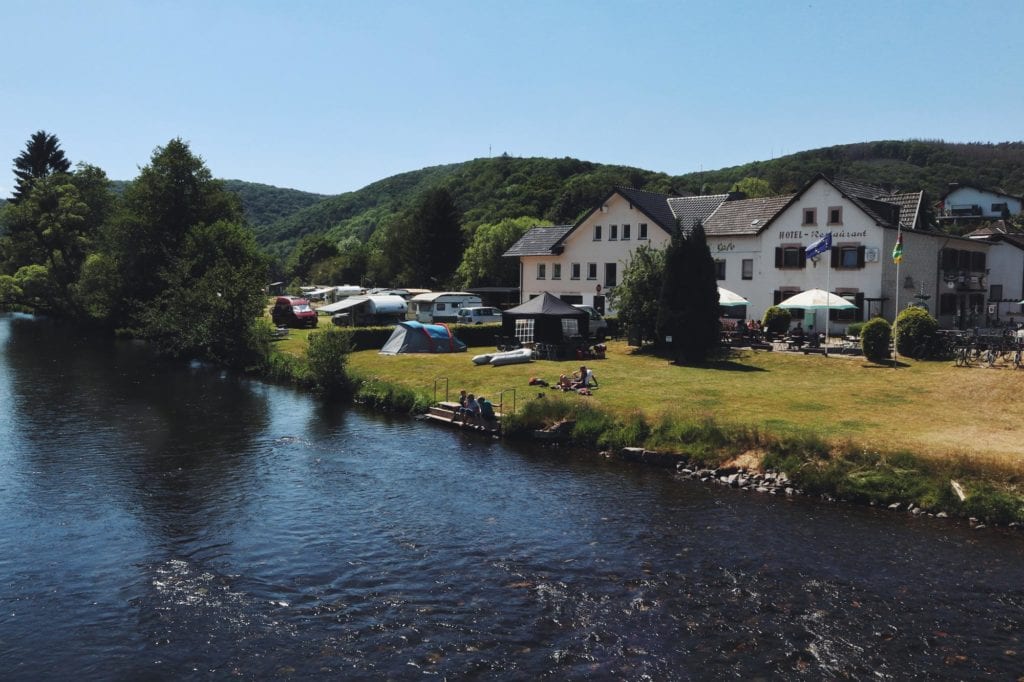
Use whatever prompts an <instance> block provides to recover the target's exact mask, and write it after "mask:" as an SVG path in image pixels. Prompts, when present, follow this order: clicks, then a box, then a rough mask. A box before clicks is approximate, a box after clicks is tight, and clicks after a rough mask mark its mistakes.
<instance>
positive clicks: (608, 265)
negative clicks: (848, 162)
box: [506, 176, 1019, 333]
mask: <svg viewBox="0 0 1024 682" xmlns="http://www.w3.org/2000/svg"><path fill="white" fill-rule="evenodd" d="M922 202H923V193H922V192H911V193H892V192H887V191H885V190H882V189H880V188H876V187H871V186H867V185H863V184H859V183H852V182H847V181H838V180H830V179H828V178H826V177H824V176H819V177H817V178H815V179H813V180H812V181H811V182H809V183H808V184H807V185H806V186H805V187H804V188H802V189H801V190H800V191H799V192H797V193H796V194H792V195H786V196H778V197H768V198H761V199H740V198H737V197H735V196H727V195H716V196H712V197H671V196H666V195H660V194H654V193H650V192H638V191H637V190H630V189H625V188H617V189H616V190H615V191H613V192H612V193H611V194H610V195H609V196H608V197H607V198H606V199H605V200H604V201H603V202H601V204H600V205H599V206H597V207H595V209H594V210H592V211H591V212H590V213H589V214H587V215H586V216H585V217H584V218H583V219H582V220H581V221H580V222H578V223H577V224H576V225H574V226H562V227H559V228H537V229H536V230H531V232H530V233H528V234H527V235H526V236H524V238H523V239H522V240H520V242H517V244H516V245H514V246H513V247H512V248H511V249H509V251H508V252H507V253H506V256H509V257H518V258H519V260H520V287H521V292H522V300H524V301H525V300H529V299H530V298H532V297H533V296H536V295H538V294H540V293H541V292H543V291H548V292H551V293H552V294H554V295H556V296H559V297H560V298H563V299H564V300H566V301H568V302H570V303H586V304H590V305H594V307H595V308H598V309H599V310H605V311H606V312H614V311H613V310H611V309H610V307H609V306H608V305H607V299H605V296H607V294H608V292H609V290H610V289H614V287H615V286H616V285H617V284H618V280H619V277H620V275H621V272H622V270H623V268H625V267H626V266H627V265H628V263H629V261H630V258H631V254H632V252H633V251H634V250H635V249H636V247H637V244H649V245H651V246H653V247H659V248H660V247H663V246H664V245H665V244H666V243H667V242H668V241H669V239H670V235H671V233H672V230H673V229H675V226H676V224H678V225H679V226H680V227H682V228H683V229H688V228H689V226H691V225H692V224H693V222H694V221H696V220H699V221H700V222H701V223H702V224H703V226H704V230H705V233H706V235H707V242H708V247H709V249H710V250H711V254H712V257H713V258H714V259H715V264H716V270H717V275H718V280H719V285H720V286H722V287H724V288H726V289H729V290H732V291H734V292H736V293H738V294H740V295H741V296H743V297H744V298H746V299H747V300H748V301H750V305H748V306H746V307H745V308H744V307H741V308H738V309H737V308H733V309H731V310H732V311H734V312H735V314H737V316H743V317H750V318H760V317H761V316H762V315H763V314H764V311H765V310H766V309H767V308H768V307H770V306H772V305H774V304H776V303H778V302H779V301H781V300H783V299H785V298H787V297H789V296H791V295H794V294H797V293H799V292H801V291H806V290H808V289H814V288H817V289H825V288H826V287H827V288H828V289H829V290H830V291H832V292H833V293H836V294H838V295H840V296H843V297H844V298H846V299H847V300H849V301H850V302H851V303H853V304H854V306H855V308H854V309H853V310H851V311H831V312H830V313H829V318H830V319H829V320H827V321H826V320H825V313H824V312H820V313H817V315H815V314H814V313H813V312H810V311H808V312H807V313H805V315H806V316H805V318H804V325H805V327H813V328H815V329H821V328H823V327H824V326H825V325H826V324H828V328H829V331H830V332H832V333H841V332H842V331H843V330H844V329H845V326H846V325H848V324H849V323H851V322H855V321H861V320H866V319H869V318H870V317H873V316H878V315H880V316H883V317H886V318H888V319H892V318H893V316H894V315H895V313H896V311H897V307H898V308H900V309H902V308H904V307H906V305H907V304H909V303H911V302H915V301H916V302H918V303H921V304H923V305H925V306H926V307H927V308H928V309H929V311H930V312H931V313H932V314H933V315H935V316H936V317H937V318H938V320H939V323H940V324H941V325H942V326H945V327H954V326H960V327H965V326H976V325H980V324H983V323H984V321H985V320H984V315H985V314H986V313H987V297H988V295H989V291H990V286H991V284H992V282H991V281H990V280H991V275H990V272H989V264H988V253H989V250H990V249H991V247H992V243H991V242H990V241H986V240H978V239H969V238H964V237H955V236H951V235H948V234H945V233H943V232H939V231H936V230H932V229H929V226H927V225H924V224H923V219H922V210H921V209H922ZM641 226H643V227H642V228H641ZM826 233H831V234H832V248H831V251H830V252H828V253H825V254H822V255H821V256H819V257H816V258H812V259H807V258H806V257H805V255H804V254H805V249H806V248H807V246H809V245H810V244H811V243H813V242H814V241H816V240H818V239H819V238H821V237H822V236H823V235H825V234H826ZM900 233H902V235H903V254H904V257H903V261H902V263H901V265H900V267H899V278H898V280H897V268H896V265H895V264H894V263H893V261H892V257H891V254H892V251H893V247H894V246H895V243H896V238H897V234H900ZM1000 276H1003V275H1000ZM1018 300H1019V299H1018ZM798 314H799V313H798Z"/></svg>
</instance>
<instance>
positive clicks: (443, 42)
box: [0, 0, 1024, 196]
mask: <svg viewBox="0 0 1024 682" xmlns="http://www.w3.org/2000/svg"><path fill="white" fill-rule="evenodd" d="M0 17H2V21H3V29H2V31H0V36H2V37H0V64H2V65H3V67H2V72H0V196H6V195H7V194H9V192H10V189H11V186H12V185H13V179H12V178H13V176H12V174H11V173H10V167H11V166H10V160H11V159H13V158H14V157H15V156H16V155H17V154H18V153H19V152H20V151H21V150H22V149H23V148H24V145H25V142H26V140H27V139H28V137H29V136H30V135H31V134H32V133H33V132H35V131H36V130H39V129H44V130H46V131H47V132H51V133H54V134H56V135H57V136H58V137H59V138H60V140H61V143H62V146H63V148H64V150H65V151H66V153H67V154H68V156H69V158H71V159H72V160H73V161H75V162H77V161H87V162H89V163H92V164H95V165H97V166H99V167H101V168H103V169H104V170H105V171H106V172H107V174H108V175H109V176H110V177H111V178H113V179H119V180H128V179H131V178H133V177H135V175H136V174H137V172H138V168H139V167H140V166H142V165H145V164H146V163H147V162H148V161H149V158H150V156H151V154H152V152H153V149H154V148H155V147H157V146H158V145H162V144H165V143H166V142H167V141H168V140H170V139H172V138H174V137H181V138H183V139H184V140H186V141H188V142H189V143H190V144H191V146H192V149H193V151H194V152H196V153H197V154H199V155H200V156H202V157H203V158H204V159H205V160H206V162H207V165H208V166H209V167H210V169H211V170H212V171H213V173H214V175H215V176H217V177H221V178H239V179H243V180H249V181H253V182H263V183H268V184H272V185H278V186H281V187H294V188H297V189H303V190H308V191H314V192H322V193H328V194H334V193H339V192H344V191H350V190H355V189H359V188H360V187H363V186H365V185H367V184H369V183H371V182H373V181H375V180H379V179H381V178H384V177H387V176H389V175H393V174H395V173H400V172H404V171H410V170H416V169H419V168H422V167H424V166H432V165H437V164H443V163H452V162H459V161H465V160H468V159H472V158H477V157H486V156H487V155H488V154H494V155H498V154H501V153H502V152H506V151H507V152H508V153H509V154H512V155H514V156H547V157H561V156H572V157H576V158H580V159H586V160H589V161H597V162H601V163H617V164H627V165H632V166H638V167H641V168H645V169H649V170H655V171H663V172H666V173H671V174H679V173H686V172H690V171H695V170H698V169H699V168H701V167H703V168H705V169H715V168H721V167H725V166H731V165H736V164H740V163H745V162H748V161H755V160H761V159H770V158H772V157H777V156H781V155H783V154H788V153H793V152H798V151H802V150H806V149H814V148H817V147H824V146H830V145H834V144H845V143H850V142H860V141H867V140H878V139H908V138H927V139H939V138H941V139H945V140H948V141H956V142H970V141H984V142H1000V141H1008V140H1021V139H1024V133H1022V130H1021V122H1022V121H1024V114H1022V112H1024V87H1022V84H1021V83H1022V81H1021V79H1022V76H1024V73H1022V67H1024V47H1022V45H1024V21H1022V20H1024V2H1021V1H1020V0H1009V1H1005V2H1004V1H1001V0H992V1H982V2H951V1H948V0H929V1H926V2H917V1H913V2H909V1H908V2H899V1H898V0H897V1H895V2H892V1H886V2H854V1H846V2H840V1H838V0H830V1H828V2H822V1H821V0H813V2H806V1H805V2H786V1H784V0H764V1H763V2H749V1H747V2H722V1H709V2H700V3H688V2H681V1H674V2H673V1H665V2H660V1H651V2H642V1H641V2H621V1H620V2H603V1H599V0H593V1H579V2H575V1H568V0H541V1H539V2H533V1H532V0H531V1H522V0H516V1H515V2H509V1H502V2H499V1H497V0H493V1H491V0H476V1H469V0H467V1H465V2H449V1H443V0H436V1H435V0H430V1H427V0H419V1H410V2H388V1H387V0H374V1H373V2H361V3H354V2H345V1H342V0H338V1H334V2H332V1H329V0H324V1H322V2H310V1H305V2H303V1H285V0H273V1H256V0H245V1H241V0H238V1H217V0H205V1H202V2H199V1H190V0H185V1H166V0H137V1H135V2H116V1H105V0H89V1H84V0H79V1H76V2H72V1H68V2H50V1H46V0H27V1H24V2H23V1H21V0H0Z"/></svg>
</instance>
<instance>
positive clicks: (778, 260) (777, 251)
mask: <svg viewBox="0 0 1024 682" xmlns="http://www.w3.org/2000/svg"><path fill="white" fill-rule="evenodd" d="M775 267H777V268H781V267H782V247H781V246H776V247H775ZM775 293H779V292H777V291H776V292H775ZM776 303H778V301H776Z"/></svg>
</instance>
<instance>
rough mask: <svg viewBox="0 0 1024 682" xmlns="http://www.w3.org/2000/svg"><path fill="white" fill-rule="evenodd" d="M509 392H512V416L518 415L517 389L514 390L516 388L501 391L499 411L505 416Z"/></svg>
mask: <svg viewBox="0 0 1024 682" xmlns="http://www.w3.org/2000/svg"><path fill="white" fill-rule="evenodd" d="M508 391H512V412H510V414H515V413H516V389H514V388H506V389H503V390H502V391H501V393H499V394H498V411H499V412H501V413H502V414H505V393H507V392H508Z"/></svg>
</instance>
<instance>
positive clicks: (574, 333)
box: [501, 291, 589, 345]
mask: <svg viewBox="0 0 1024 682" xmlns="http://www.w3.org/2000/svg"><path fill="white" fill-rule="evenodd" d="M531 319H532V320H533V341H534V342H535V343H552V344H557V345H562V344H563V343H565V342H568V341H571V340H572V338H573V337H579V336H585V335H586V333H587V325H588V324H589V323H588V319H589V317H588V315H587V312H586V311H585V310H580V309H579V308H574V307H573V306H571V305H569V304H568V303H566V302H565V301H563V300H562V299H560V298H558V297H557V296H553V295H551V294H549V293H548V292H546V291H545V292H544V293H543V294H541V295H540V296H537V297H536V298H532V299H530V300H529V301H527V302H526V303H523V304H522V305H518V306H516V307H515V308H510V309H508V310H506V311H505V312H503V313H502V314H501V333H502V334H503V335H504V336H507V337H515V336H517V334H516V320H531ZM563 320H575V321H576V324H575V325H573V324H568V325H565V324H563V323H562V321H563ZM519 336H520V339H522V336H521V335H519Z"/></svg>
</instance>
